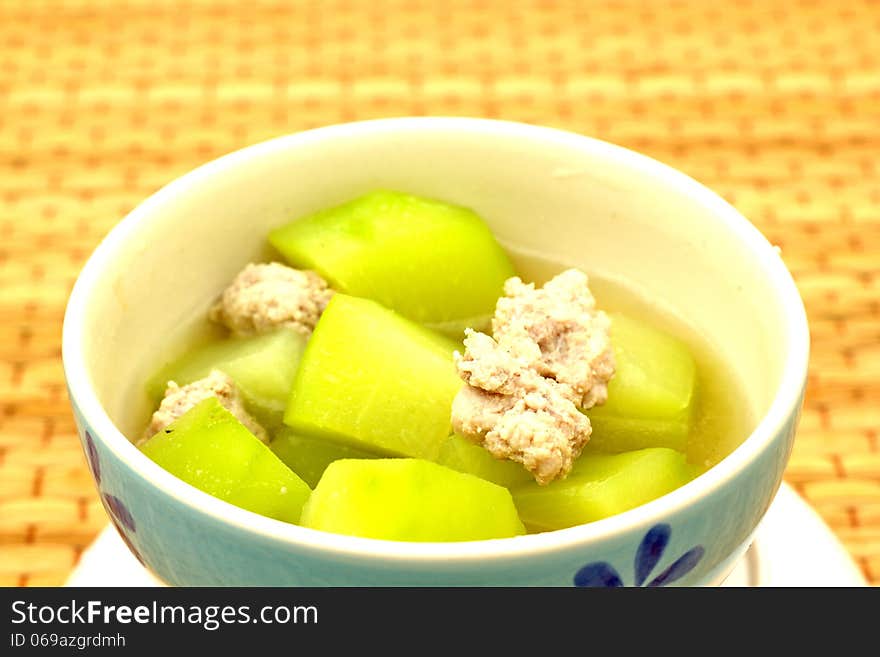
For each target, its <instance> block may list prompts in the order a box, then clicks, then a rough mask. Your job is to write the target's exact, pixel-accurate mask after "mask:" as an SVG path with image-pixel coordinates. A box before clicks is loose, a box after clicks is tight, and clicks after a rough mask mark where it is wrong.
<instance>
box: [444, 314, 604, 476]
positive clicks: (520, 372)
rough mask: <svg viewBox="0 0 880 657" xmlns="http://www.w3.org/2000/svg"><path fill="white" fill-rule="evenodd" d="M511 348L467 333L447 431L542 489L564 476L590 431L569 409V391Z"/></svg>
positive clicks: (508, 343)
mask: <svg viewBox="0 0 880 657" xmlns="http://www.w3.org/2000/svg"><path fill="white" fill-rule="evenodd" d="M526 344H528V343H527V342H526V343H520V346H524V345H526ZM516 345H517V341H506V340H502V342H501V343H498V342H496V341H495V340H493V339H492V338H491V337H489V336H488V335H485V334H483V333H476V332H474V331H470V330H469V331H468V332H467V337H466V338H465V346H466V349H465V353H464V355H462V354H456V365H457V367H458V371H459V375H461V377H462V379H464V380H465V382H466V385H464V386H463V387H462V389H461V390H460V391H459V393H458V394H457V395H456V397H455V399H454V400H453V404H452V425H453V428H454V429H455V431H457V432H458V433H460V434H462V435H464V436H466V437H468V438H470V439H472V440H475V441H476V442H479V443H480V444H482V446H483V447H484V448H485V449H486V450H488V451H489V452H490V453H491V454H492V455H493V456H494V457H495V458H498V459H510V460H512V461H517V462H519V463H522V464H523V466H524V467H525V468H526V469H527V470H528V471H529V472H531V473H532V474H533V475H534V476H535V480H536V481H537V482H538V483H540V484H547V483H549V482H551V481H553V480H554V479H558V478H562V477H565V476H566V475H567V474H568V473H569V471H570V470H571V466H572V464H573V463H574V460H575V459H576V458H577V457H578V456H579V455H580V453H581V450H582V449H583V447H584V445H585V444H586V443H587V441H588V440H589V438H590V433H591V431H592V428H591V426H590V421H589V419H587V417H586V416H585V415H583V414H582V413H581V412H580V411H578V409H577V406H576V405H575V403H574V399H575V398H576V397H577V395H576V393H575V392H574V390H573V388H572V387H571V386H569V385H568V384H565V383H559V382H558V381H556V380H554V379H550V378H547V377H543V376H541V375H540V374H538V373H537V372H536V371H535V370H534V369H533V368H531V367H529V366H528V358H527V357H523V356H522V354H521V352H518V351H516Z"/></svg>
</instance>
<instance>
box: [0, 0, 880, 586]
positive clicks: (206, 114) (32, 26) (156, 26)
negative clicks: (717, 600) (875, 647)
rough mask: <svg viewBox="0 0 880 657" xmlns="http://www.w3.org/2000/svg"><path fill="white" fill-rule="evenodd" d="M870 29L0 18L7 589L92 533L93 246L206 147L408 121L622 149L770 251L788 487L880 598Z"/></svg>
mask: <svg viewBox="0 0 880 657" xmlns="http://www.w3.org/2000/svg"><path fill="white" fill-rule="evenodd" d="M878 31H880V3H876V2H871V1H870V0H864V1H862V2H857V1H847V2H835V1H833V0H822V1H818V0H817V1H807V0H804V1H800V2H794V1H790V2H781V1H779V2H773V1H767V0H753V1H740V2H703V1H702V0H681V1H677V2H674V1H669V2H639V1H634V0H632V1H623V0H617V1H612V0H608V1H605V2H585V1H581V0H570V1H568V2H551V1H549V0H546V1H531V2H524V1H517V0H508V1H502V0H469V1H452V2H432V1H430V0H423V1H411V2H410V1H403V0H397V1H394V0H387V1H376V0H364V1H355V0H347V1H346V0H327V1H325V2H318V1H314V2H277V1H271V2H270V1H264V0H250V1H249V2H237V1H234V0H228V1H225V2H223V1H212V0H192V1H190V2H180V1H177V0H173V1H172V0H130V1H128V2H122V1H119V2H114V1H113V0H79V1H76V0H71V1H68V2H64V1H61V0H55V1H39V0H28V1H27V2H24V1H22V0H0V404H2V405H0V584H5V585H35V584H60V583H62V582H63V580H64V578H65V577H66V575H67V574H68V573H69V571H70V569H71V567H72V566H73V565H74V563H75V562H76V560H77V558H78V555H79V554H80V552H81V551H82V549H83V548H84V546H86V545H87V544H88V543H89V541H90V540H91V539H92V537H93V536H94V535H95V533H96V532H97V531H98V529H99V528H100V527H101V526H102V525H103V524H104V522H105V516H104V512H103V510H102V508H101V506H100V504H99V502H98V501H97V498H96V495H95V491H94V489H93V486H92V483H91V481H90V480H89V477H88V474H87V469H86V466H85V461H84V459H83V456H82V455H81V453H80V448H79V445H78V441H77V438H76V436H75V430H74V426H73V421H72V419H71V415H70V412H69V409H68V405H67V399H66V393H65V388H64V381H63V376H62V370H61V363H60V330H61V319H62V313H63V309H64V305H65V302H66V298H67V295H68V293H69V290H70V287H71V284H72V282H73V280H74V278H75V276H76V274H77V272H78V271H79V269H80V267H81V266H82V264H83V262H84V261H85V259H86V258H87V256H88V254H89V253H90V251H91V250H92V249H93V248H94V246H95V245H96V244H97V243H98V241H99V240H100V238H101V237H102V236H103V235H104V234H106V232H107V231H108V230H109V229H110V228H111V227H112V226H113V224H114V223H115V222H117V221H118V220H119V219H120V218H121V217H122V216H123V215H124V214H125V213H126V212H127V211H128V210H129V209H131V208H132V207H133V206H134V205H135V204H137V203H138V202H139V201H140V200H142V199H143V198H145V197H146V196H147V195H149V194H150V193H151V192H152V191H154V190H155V189H157V188H158V187H159V186H161V185H162V184H164V183H166V182H168V181H170V180H172V179H173V178H175V177H177V176H179V175H180V174H182V173H184V172H185V171H187V170H189V169H191V168H193V167H194V166H196V165H198V164H200V163H202V162H205V161H206V160H208V159H211V158H213V157H215V156H217V155H220V154H222V153H225V152H228V151H231V150H233V149H236V148H239V147H241V146H245V145H248V144H251V143H254V142H256V141H259V140H263V139H266V138H269V137H273V136H276V135H280V134H284V133H289V132H294V131H298V130H302V129H304V128H309V127H314V126H318V125H323V124H328V123H336V122H340V121H348V120H353V119H363V118H371V117H380V116H399V115H419V114H444V115H471V116H490V117H501V118H506V119H513V120H519V121H527V122H533V123H541V124H545V125H551V126H557V127H562V128H566V129H569V130H573V131H576V132H580V133H584V134H588V135H592V136H597V137H600V138H603V139H606V140H609V141H613V142H616V143H619V144H622V145H624V146H628V147H631V148H634V149H636V150H639V151H642V152H644V153H647V154H648V155H651V156H653V157H656V158H657V159H660V160H662V161H664V162H667V163H669V164H671V165H673V166H675V167H678V168H680V169H682V170H683V171H685V172H686V173H688V174H690V175H692V176H694V177H695V178H697V179H698V180H700V181H702V182H704V183H706V184H707V185H709V186H710V187H712V188H713V189H715V190H717V191H718V192H720V193H721V194H722V195H723V196H725V197H726V198H727V199H729V200H730V201H731V202H733V203H734V204H735V205H736V206H737V207H738V208H739V209H740V210H741V211H742V212H743V213H744V214H745V215H746V216H747V217H749V218H750V219H751V220H752V221H754V223H755V224H756V225H757V226H758V227H759V228H760V229H761V230H762V231H763V232H764V233H765V234H766V235H767V237H768V238H769V239H770V240H771V241H773V242H774V243H776V244H779V245H780V246H781V247H782V250H783V258H784V259H785V261H786V263H787V264H788V265H789V267H790V268H791V270H792V272H793V274H794V276H795V279H796V281H797V283H798V286H799V288H800V290H801V292H802V294H803V297H804V300H805V302H806V306H807V311H808V313H809V317H810V321H811V326H812V337H813V352H812V366H811V370H810V382H809V389H808V397H807V401H806V407H805V410H804V414H803V421H802V425H801V430H800V434H799V437H798V440H797V444H796V447H795V451H794V454H793V455H792V459H791V464H790V466H789V468H788V470H787V475H786V478H787V480H788V481H789V482H790V483H792V484H794V486H795V487H796V488H797V490H798V491H799V492H800V493H801V494H802V495H803V496H804V497H805V498H806V499H807V500H808V501H809V502H810V503H811V504H812V505H813V506H814V508H816V509H817V510H818V511H819V513H820V514H821V515H822V516H823V517H824V518H825V520H827V522H828V523H829V524H830V525H831V527H832V528H833V529H834V531H835V532H836V533H837V535H838V536H839V537H840V538H841V539H842V541H843V542H844V543H845V545H846V547H847V548H848V549H849V551H850V553H851V554H852V555H853V557H855V559H856V560H857V562H858V564H859V565H860V567H861V568H862V570H863V571H864V573H865V575H866V577H867V578H868V579H869V580H870V581H871V582H872V583H874V584H880V445H878V426H880V411H878V407H880V271H878V268H880V160H878V158H877V153H878V152H880V42H878V39H877V34H878ZM817 567H821V566H818V565H817Z"/></svg>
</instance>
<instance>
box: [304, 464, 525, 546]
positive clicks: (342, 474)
mask: <svg viewBox="0 0 880 657" xmlns="http://www.w3.org/2000/svg"><path fill="white" fill-rule="evenodd" d="M302 524H303V526H304V527H311V528H313V529H320V530H323V531H327V532H334V533H337V534H347V535H350V536H361V537H364V538H379V539H385V540H391V541H477V540H483V539H490V538H506V537H510V536H517V535H520V534H523V533H525V529H524V528H523V525H522V523H521V522H520V520H519V517H518V516H517V513H516V508H515V507H514V505H513V501H512V500H511V497H510V492H509V491H508V490H507V489H506V488H503V487H501V486H497V485H496V484H493V483H491V482H488V481H485V480H483V479H479V478H478V477H474V476H471V475H468V474H463V473H461V472H456V471H455V470H451V469H449V468H446V467H443V466H441V465H437V464H436V463H432V462H430V461H425V460H423V459H372V460H354V459H343V460H340V461H335V462H334V463H331V464H330V465H329V466H328V467H327V470H326V471H325V472H324V476H323V477H321V481H320V482H318V486H317V487H316V488H315V491H314V493H312V496H311V498H310V499H309V502H308V503H307V504H306V506H305V508H304V509H303V515H302Z"/></svg>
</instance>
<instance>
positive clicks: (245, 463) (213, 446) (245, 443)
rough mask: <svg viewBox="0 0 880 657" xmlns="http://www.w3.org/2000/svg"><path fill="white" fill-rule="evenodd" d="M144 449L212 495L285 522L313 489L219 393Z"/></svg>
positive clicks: (291, 519)
mask: <svg viewBox="0 0 880 657" xmlns="http://www.w3.org/2000/svg"><path fill="white" fill-rule="evenodd" d="M141 451H142V452H143V453H144V454H146V455H147V456H148V457H149V458H150V459H152V460H153V461H155V462H156V463H158V464H159V465H160V466H162V467H163V468H165V469H166V470H168V472H170V473H171V474H173V475H175V476H176V477H178V478H180V479H182V480H183V481H185V482H186V483H188V484H190V485H191V486H195V487H196V488H198V489H199V490H202V491H204V492H206V493H208V494H210V495H213V496H214V497H218V498H220V499H221V500H224V501H226V502H229V503H230V504H234V505H236V506H239V507H241V508H243V509H247V510H248V511H253V512H254V513H259V514H260V515H263V516H268V517H269V518H275V519H277V520H283V521H284V522H290V523H294V524H295V523H297V522H299V517H300V513H301V512H302V507H303V504H305V502H306V500H307V499H308V497H309V495H310V494H311V489H310V488H309V486H308V484H306V482H304V481H303V480H302V479H300V478H299V477H298V476H297V475H296V474H294V473H293V472H292V471H291V470H290V468H288V467H287V466H286V465H284V463H282V462H281V460H280V459H279V458H278V457H277V456H275V454H273V453H272V451H271V450H270V449H269V448H268V447H266V445H264V444H263V443H261V442H260V441H259V440H258V439H257V438H256V437H255V436H254V435H253V434H252V433H251V432H250V431H248V430H247V429H246V428H245V426H244V425H243V424H241V422H239V421H238V420H237V419H236V418H235V416H233V415H232V413H230V412H229V411H227V410H226V409H225V408H223V406H221V404H220V402H219V401H218V400H217V398H216V397H209V398H207V399H205V400H204V401H202V402H200V403H198V404H196V405H195V406H194V407H193V408H191V409H190V410H189V411H187V412H186V413H184V414H183V415H182V416H180V417H179V418H177V420H175V421H174V422H172V423H171V424H169V425H168V427H166V428H165V429H164V430H163V431H160V432H158V433H157V434H156V435H154V436H153V437H151V438H150V439H149V440H148V441H147V442H146V443H144V445H142V446H141Z"/></svg>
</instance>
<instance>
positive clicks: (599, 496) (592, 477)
mask: <svg viewBox="0 0 880 657" xmlns="http://www.w3.org/2000/svg"><path fill="white" fill-rule="evenodd" d="M696 474H697V470H696V468H695V467H694V466H692V465H689V464H688V463H687V461H686V459H685V456H684V454H682V453H681V452H677V451H675V450H672V449H668V448H666V447H654V448H648V449H642V450H636V451H632V452H623V453H621V454H603V453H597V452H590V453H585V454H583V455H582V456H581V457H580V458H579V459H578V460H577V462H576V463H575V465H574V468H573V469H572V471H571V473H570V474H569V475H568V477H566V478H565V479H560V480H557V481H554V482H552V483H550V484H548V485H547V486H539V485H538V484H536V483H534V482H533V483H529V484H524V485H522V486H518V487H516V488H513V489H512V490H511V493H512V494H513V501H514V502H515V504H516V508H517V510H518V511H519V515H520V518H522V521H523V522H524V523H525V524H526V526H527V527H529V528H530V529H532V530H537V531H546V530H553V529H562V528H564V527H573V526H575V525H581V524H584V523H587V522H593V521H594V520H600V519H602V518H607V517H609V516H613V515H616V514H618V513H621V512H623V511H626V510H628V509H632V508H635V507H637V506H639V505H641V504H644V503H646V502H649V501H651V500H653V499H655V498H657V497H660V496H661V495H665V494H666V493H668V492H670V491H672V490H675V489H676V488H678V487H679V486H683V485H684V484H686V483H687V482H688V481H690V480H691V479H693V478H694V477H695V476H696Z"/></svg>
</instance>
